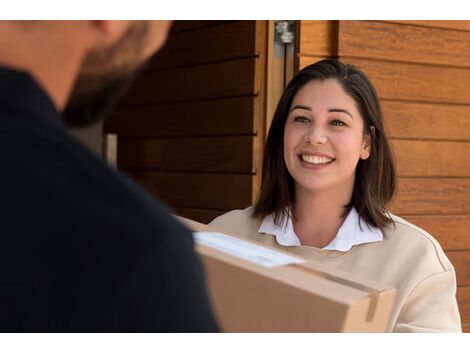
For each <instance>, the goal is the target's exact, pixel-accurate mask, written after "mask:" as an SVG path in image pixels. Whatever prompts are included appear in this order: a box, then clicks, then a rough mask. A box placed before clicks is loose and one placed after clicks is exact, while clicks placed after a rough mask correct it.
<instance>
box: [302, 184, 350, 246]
mask: <svg viewBox="0 0 470 352" xmlns="http://www.w3.org/2000/svg"><path fill="white" fill-rule="evenodd" d="M345 188H346V187H335V188H334V189H324V190H314V191H310V190H306V189H303V188H300V187H296V193H295V204H294V208H293V215H294V221H293V226H294V231H295V233H296V235H297V237H298V238H299V240H300V243H301V244H302V245H306V246H313V247H318V248H323V247H325V246H327V245H328V244H329V243H330V242H331V241H332V240H333V239H334V238H335V237H336V234H337V233H338V230H339V228H340V227H341V225H342V224H343V222H344V219H345V217H343V215H344V213H345V211H346V208H345V206H346V205H347V204H349V203H350V201H351V197H352V187H347V188H346V189H345Z"/></svg>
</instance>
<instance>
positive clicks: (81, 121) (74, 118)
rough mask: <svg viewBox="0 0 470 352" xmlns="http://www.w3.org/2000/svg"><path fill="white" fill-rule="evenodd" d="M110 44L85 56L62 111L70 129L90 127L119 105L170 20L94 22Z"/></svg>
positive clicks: (158, 45) (161, 40) (161, 41)
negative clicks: (118, 101) (119, 100)
mask: <svg viewBox="0 0 470 352" xmlns="http://www.w3.org/2000/svg"><path fill="white" fill-rule="evenodd" d="M95 22H97V23H94V25H95V26H98V28H97V30H99V31H102V32H103V33H104V34H105V35H107V36H109V37H110V38H111V42H109V41H105V43H104V44H101V43H99V42H98V43H97V44H96V45H95V46H94V47H92V48H91V49H90V50H89V52H88V53H87V54H86V56H85V58H84V60H83V62H82V65H81V68H80V71H79V74H78V76H77V80H76V82H75V84H74V86H73V89H72V92H71V94H70V98H69V100H68V103H67V105H66V106H65V109H64V111H63V115H64V119H65V121H66V122H67V124H69V125H70V126H84V125H88V124H90V123H92V122H94V121H96V120H98V119H100V118H102V117H103V116H104V115H106V113H107V112H108V111H109V110H110V109H111V108H112V107H113V106H114V105H115V104H116V102H117V100H118V99H119V98H120V97H121V96H122V95H123V94H124V92H125V91H126V89H127V88H128V86H129V85H130V83H131V82H132V80H133V77H134V76H135V74H136V73H137V71H138V69H139V68H140V67H141V66H142V65H143V64H144V62H145V61H146V60H147V59H148V58H149V57H150V56H151V55H152V54H153V53H155V52H156V51H157V50H158V49H160V48H161V47H162V46H163V44H164V42H165V40H166V37H167V34H168V30H169V27H170V25H171V21H128V22H127V21H95Z"/></svg>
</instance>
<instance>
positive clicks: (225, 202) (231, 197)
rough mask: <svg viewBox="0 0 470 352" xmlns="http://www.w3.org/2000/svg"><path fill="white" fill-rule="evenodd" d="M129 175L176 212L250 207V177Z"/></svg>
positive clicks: (177, 174)
mask: <svg viewBox="0 0 470 352" xmlns="http://www.w3.org/2000/svg"><path fill="white" fill-rule="evenodd" d="M130 175H131V176H132V177H133V178H134V179H135V180H136V181H137V182H138V183H140V184H141V185H142V186H143V187H144V188H146V189H147V190H148V191H149V192H151V193H152V194H155V195H156V196H158V197H159V198H160V199H162V200H164V201H165V202H166V203H168V204H170V205H171V206H173V207H175V208H179V207H183V208H203V209H217V210H220V209H226V210H231V209H235V208H246V207H247V206H249V205H251V185H252V176H251V175H239V174H196V173H170V172H162V173H157V172H145V173H135V172H133V173H130Z"/></svg>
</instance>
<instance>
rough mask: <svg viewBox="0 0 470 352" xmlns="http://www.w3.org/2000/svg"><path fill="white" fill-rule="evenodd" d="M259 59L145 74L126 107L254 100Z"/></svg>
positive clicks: (126, 99)
mask: <svg viewBox="0 0 470 352" xmlns="http://www.w3.org/2000/svg"><path fill="white" fill-rule="evenodd" d="M256 64H257V62H256V59H242V60H235V61H228V62H221V63H215V64H207V65H200V66H193V67H184V68H180V69H175V70H164V71H151V72H144V73H143V74H142V75H140V76H139V79H138V80H137V81H136V82H135V84H134V85H133V86H132V88H131V90H130V91H129V94H128V95H127V96H126V98H125V100H124V103H123V105H125V106H126V105H127V106H129V105H139V104H156V103H164V102H165V103H171V102H181V101H188V100H190V101H194V100H201V99H214V98H227V97H236V96H249V95H251V96H253V95H257V94H258V93H259V86H260V82H259V81H256V79H255V69H256Z"/></svg>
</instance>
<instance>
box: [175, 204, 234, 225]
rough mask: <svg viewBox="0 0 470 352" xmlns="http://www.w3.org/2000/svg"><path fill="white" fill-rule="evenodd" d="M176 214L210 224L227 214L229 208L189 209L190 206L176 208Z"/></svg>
mask: <svg viewBox="0 0 470 352" xmlns="http://www.w3.org/2000/svg"><path fill="white" fill-rule="evenodd" d="M174 210H175V214H176V215H179V216H182V217H184V218H187V219H191V220H195V221H199V222H202V223H203V224H208V223H209V222H211V221H212V220H214V219H215V218H216V217H218V216H220V215H222V214H225V213H226V212H227V210H215V209H188V208H175V209H174Z"/></svg>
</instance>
